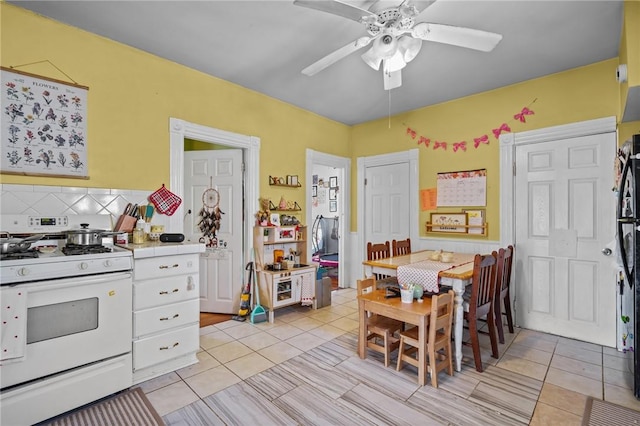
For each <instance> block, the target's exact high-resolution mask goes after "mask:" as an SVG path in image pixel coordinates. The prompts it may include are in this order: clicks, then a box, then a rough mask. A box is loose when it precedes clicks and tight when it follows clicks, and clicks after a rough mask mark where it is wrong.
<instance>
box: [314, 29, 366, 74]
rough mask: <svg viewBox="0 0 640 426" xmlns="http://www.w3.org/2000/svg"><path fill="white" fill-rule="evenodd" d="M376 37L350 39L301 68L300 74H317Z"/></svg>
mask: <svg viewBox="0 0 640 426" xmlns="http://www.w3.org/2000/svg"><path fill="white" fill-rule="evenodd" d="M376 38H378V37H377V36H375V37H360V38H359V39H357V40H355V41H352V42H351V43H349V44H347V45H346V46H343V47H341V48H340V49H338V50H336V51H334V52H331V53H329V54H328V55H327V56H325V57H324V58H322V59H320V60H319V61H316V62H314V63H313V64H311V65H309V66H308V67H306V68H305V69H303V70H302V74H305V75H308V76H312V75H315V74H317V73H318V72H320V71H322V70H323V69H325V68H327V67H328V66H329V65H333V64H335V63H336V62H338V61H339V60H340V59H342V58H344V57H346V56H349V55H350V54H352V53H353V52H355V51H356V50H358V49H361V48H363V47H365V46H367V45H368V44H369V43H371V40H374V39H376Z"/></svg>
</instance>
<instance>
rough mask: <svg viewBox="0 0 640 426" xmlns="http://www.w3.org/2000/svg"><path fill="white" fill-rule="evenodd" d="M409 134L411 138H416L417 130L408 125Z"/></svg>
mask: <svg viewBox="0 0 640 426" xmlns="http://www.w3.org/2000/svg"><path fill="white" fill-rule="evenodd" d="M407 134H408V135H409V136H411V139H415V138H416V131H415V130H413V129H412V128H411V127H407Z"/></svg>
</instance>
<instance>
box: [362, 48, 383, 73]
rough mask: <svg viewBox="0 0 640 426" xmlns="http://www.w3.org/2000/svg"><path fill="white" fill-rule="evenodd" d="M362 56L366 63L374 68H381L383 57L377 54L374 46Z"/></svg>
mask: <svg viewBox="0 0 640 426" xmlns="http://www.w3.org/2000/svg"><path fill="white" fill-rule="evenodd" d="M361 57H362V60H363V61H364V62H365V64H367V65H369V66H370V67H371V68H373V69H374V70H376V71H378V70H379V69H380V64H381V63H382V58H381V57H380V56H378V55H376V54H375V52H374V51H373V47H372V48H371V49H369V50H367V51H366V52H364V53H363V54H362V56H361Z"/></svg>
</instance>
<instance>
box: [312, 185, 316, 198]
mask: <svg viewBox="0 0 640 426" xmlns="http://www.w3.org/2000/svg"><path fill="white" fill-rule="evenodd" d="M311 196H312V197H317V196H318V185H313V186H312V187H311Z"/></svg>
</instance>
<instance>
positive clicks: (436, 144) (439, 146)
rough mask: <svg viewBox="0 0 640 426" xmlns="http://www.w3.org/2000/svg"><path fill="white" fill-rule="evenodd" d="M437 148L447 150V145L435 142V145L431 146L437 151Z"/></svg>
mask: <svg viewBox="0 0 640 426" xmlns="http://www.w3.org/2000/svg"><path fill="white" fill-rule="evenodd" d="M438 148H442V149H444V150H446V149H447V143H446V142H438V141H435V143H434V144H433V149H438Z"/></svg>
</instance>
